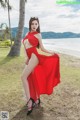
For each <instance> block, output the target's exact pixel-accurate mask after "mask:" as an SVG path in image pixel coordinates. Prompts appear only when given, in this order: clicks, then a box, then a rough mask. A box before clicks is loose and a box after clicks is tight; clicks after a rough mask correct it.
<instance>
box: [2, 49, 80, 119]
mask: <svg viewBox="0 0 80 120" xmlns="http://www.w3.org/2000/svg"><path fill="white" fill-rule="evenodd" d="M3 52H4V54H2V53H3ZM21 52H22V51H21ZM7 53H8V50H2V51H1V49H0V111H8V112H9V116H10V120H80V59H79V58H76V57H72V56H69V55H65V54H59V56H60V72H61V83H60V84H58V86H57V87H55V88H54V90H53V94H52V95H49V96H48V95H41V105H40V106H39V107H36V108H34V110H33V112H32V113H31V115H30V116H27V115H26V112H27V106H26V100H25V99H24V95H23V90H22V89H23V87H22V82H21V80H20V74H21V72H22V70H23V68H24V56H23V55H22V56H21V57H19V58H14V59H10V58H8V59H7V58H5V56H6V54H7ZM5 68H6V69H5ZM12 68H13V69H12ZM4 73H5V74H4Z"/></svg>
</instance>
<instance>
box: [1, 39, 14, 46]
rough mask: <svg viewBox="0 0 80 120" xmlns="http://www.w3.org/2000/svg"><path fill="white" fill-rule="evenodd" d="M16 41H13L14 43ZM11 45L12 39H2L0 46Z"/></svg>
mask: <svg viewBox="0 0 80 120" xmlns="http://www.w3.org/2000/svg"><path fill="white" fill-rule="evenodd" d="M13 43H14V42H13V41H12V44H13ZM10 45H11V41H10V40H4V41H0V47H9V46H10Z"/></svg>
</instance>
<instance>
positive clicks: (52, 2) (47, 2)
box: [0, 0, 80, 33]
mask: <svg viewBox="0 0 80 120" xmlns="http://www.w3.org/2000/svg"><path fill="white" fill-rule="evenodd" d="M56 1H57V0H27V3H26V9H25V13H26V14H25V27H29V19H30V17H38V18H39V22H40V29H41V32H43V31H44V32H46V31H53V32H74V33H80V4H75V5H73V4H70V5H63V4H62V5H60V4H57V3H56ZM68 1H70V0H68ZM76 1H80V0H76ZM19 2H20V0H10V4H11V6H12V10H11V12H10V15H11V27H17V26H18V22H19ZM0 14H1V16H0V24H1V23H7V24H8V13H7V9H5V10H4V9H2V8H1V6H0Z"/></svg>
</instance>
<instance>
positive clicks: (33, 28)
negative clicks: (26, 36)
mask: <svg viewBox="0 0 80 120" xmlns="http://www.w3.org/2000/svg"><path fill="white" fill-rule="evenodd" d="M37 28H38V22H37V20H34V21H32V23H31V31H36V30H37Z"/></svg>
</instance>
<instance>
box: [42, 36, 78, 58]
mask: <svg viewBox="0 0 80 120" xmlns="http://www.w3.org/2000/svg"><path fill="white" fill-rule="evenodd" d="M42 42H43V45H44V47H45V48H46V49H48V50H53V51H55V52H58V53H63V54H67V55H72V56H75V57H78V58H80V38H65V39H42Z"/></svg>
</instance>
